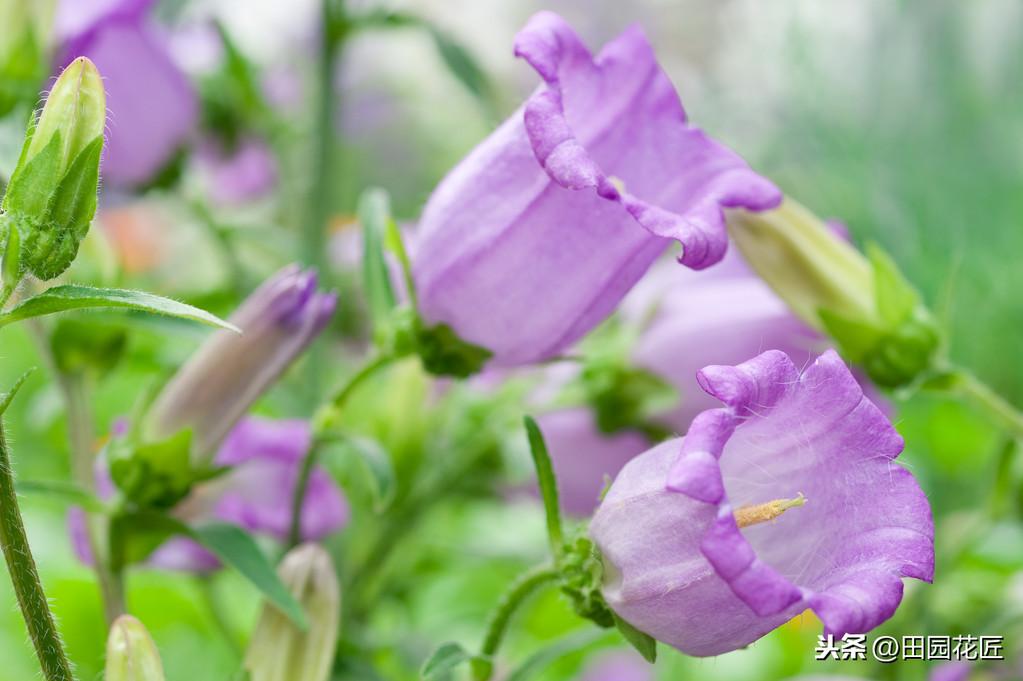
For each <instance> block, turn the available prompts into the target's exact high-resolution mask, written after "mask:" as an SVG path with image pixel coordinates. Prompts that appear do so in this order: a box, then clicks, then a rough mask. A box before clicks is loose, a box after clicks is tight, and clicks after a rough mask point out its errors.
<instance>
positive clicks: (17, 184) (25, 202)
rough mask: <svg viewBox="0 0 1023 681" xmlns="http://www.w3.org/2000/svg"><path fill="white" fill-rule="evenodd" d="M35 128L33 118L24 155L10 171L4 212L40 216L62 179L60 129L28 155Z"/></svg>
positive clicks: (22, 153)
mask: <svg viewBox="0 0 1023 681" xmlns="http://www.w3.org/2000/svg"><path fill="white" fill-rule="evenodd" d="M35 131H36V124H35V121H34V120H33V121H31V122H29V125H28V130H27V131H26V133H25V143H24V144H23V145H22V147H21V156H20V158H19V159H18V165H17V166H15V168H14V172H13V173H12V174H11V180H10V182H9V183H8V185H7V193H6V194H4V200H3V204H0V209H2V210H3V211H4V212H5V213H11V214H14V215H17V216H24V217H25V218H26V219H27V218H30V217H35V218H37V219H40V220H41V219H42V215H43V213H44V212H45V211H46V207H47V205H48V204H49V203H50V197H51V196H53V193H54V191H56V189H57V185H58V184H59V183H60V179H61V176H60V172H61V167H60V162H61V150H62V143H61V139H60V132H59V131H58V132H55V133H54V134H53V137H51V138H50V141H49V142H47V143H46V145H45V146H44V147H43V148H42V149H40V150H39V152H38V153H37V154H35V155H34V156H33V157H32V158H31V159H29V158H28V148H29V145H30V144H31V143H32V139H33V137H34V136H35Z"/></svg>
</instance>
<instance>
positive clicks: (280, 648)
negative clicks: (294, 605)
mask: <svg viewBox="0 0 1023 681" xmlns="http://www.w3.org/2000/svg"><path fill="white" fill-rule="evenodd" d="M277 572H278V574H279V575H280V577H281V581H283V582H284V584H285V586H287V587H288V590H289V591H290V592H291V594H292V595H293V596H295V598H297V599H298V601H299V603H301V604H302V607H303V609H304V610H305V613H306V617H307V619H308V621H309V628H308V629H307V630H306V631H301V630H299V629H298V628H297V627H296V626H295V625H294V624H292V622H291V620H289V619H288V618H287V617H286V616H285V615H283V614H281V613H280V612H279V611H277V610H276V609H275V608H274V607H273V606H270V605H265V606H264V607H263V612H262V614H260V616H259V622H258V623H257V624H256V630H255V632H254V633H253V635H252V640H251V641H250V642H249V649H248V651H247V652H246V654H245V663H244V664H245V669H246V670H247V671H248V672H249V675H250V681H326V679H327V678H329V676H330V670H331V666H332V664H333V661H334V652H335V649H336V647H337V635H338V628H339V626H340V612H341V611H340V605H341V591H340V587H339V586H338V581H337V574H336V573H335V571H334V564H333V563H332V561H331V560H330V556H329V555H328V554H327V552H326V551H324V550H323V548H321V547H320V546H318V545H317V544H303V545H301V546H299V547H297V548H294V549H292V550H291V551H289V552H288V554H287V555H286V556H284V560H283V561H281V565H280V567H279V568H278V569H277Z"/></svg>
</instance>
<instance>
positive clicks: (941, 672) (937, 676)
mask: <svg viewBox="0 0 1023 681" xmlns="http://www.w3.org/2000/svg"><path fill="white" fill-rule="evenodd" d="M971 669H972V665H971V664H970V663H969V662H945V663H943V664H939V665H936V666H934V667H932V668H931V673H930V674H928V676H927V681H966V680H967V679H968V678H970V671H971ZM789 681H869V679H865V678H863V677H861V676H838V675H832V674H812V675H810V676H796V677H793V678H792V679H789Z"/></svg>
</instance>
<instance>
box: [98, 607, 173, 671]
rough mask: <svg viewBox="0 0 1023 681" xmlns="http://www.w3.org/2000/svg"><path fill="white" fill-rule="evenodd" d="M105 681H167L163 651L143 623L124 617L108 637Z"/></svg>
mask: <svg viewBox="0 0 1023 681" xmlns="http://www.w3.org/2000/svg"><path fill="white" fill-rule="evenodd" d="M103 678H104V679H106V681H164V675H163V664H162V663H161V662H160V652H159V651H158V650H157V649H156V644H155V643H153V639H152V638H151V637H150V636H149V632H148V631H146V628H145V626H143V624H142V622H140V621H138V620H137V619H135V618H134V617H132V616H131V615H121V616H120V617H118V618H117V619H116V620H114V623H113V624H112V625H111V627H110V636H109V637H108V638H107V666H106V673H105V675H104V677H103Z"/></svg>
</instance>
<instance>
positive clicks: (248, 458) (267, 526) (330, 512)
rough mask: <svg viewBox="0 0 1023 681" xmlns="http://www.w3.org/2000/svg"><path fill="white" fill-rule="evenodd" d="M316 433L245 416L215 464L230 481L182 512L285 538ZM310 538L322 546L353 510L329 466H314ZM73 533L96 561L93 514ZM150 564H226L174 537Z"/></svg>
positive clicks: (219, 481) (199, 494)
mask: <svg viewBox="0 0 1023 681" xmlns="http://www.w3.org/2000/svg"><path fill="white" fill-rule="evenodd" d="M310 443H311V431H310V427H309V424H308V422H306V421H302V420H270V419H262V418H254V417H249V418H245V419H243V420H242V421H241V422H240V423H239V424H238V425H237V426H236V427H235V428H234V430H232V431H231V433H230V434H229V435H228V436H227V438H226V439H225V440H224V443H223V445H221V447H220V450H219V451H218V452H217V456H216V458H215V459H214V462H213V463H214V464H215V465H217V466H230V467H231V470H230V472H228V473H226V474H224V475H223V476H222V477H219V478H215V479H213V480H211V481H209V482H205V483H202V484H200V485H198V486H196V487H195V489H193V490H192V493H191V494H190V495H189V496H188V497H187V498H186V499H185V500H184V501H182V502H181V503H180V504H178V505H177V507H176V508H175V509H174V515H176V516H177V517H179V518H180V519H182V520H184V521H186V522H189V523H196V522H203V521H211V520H216V521H221V522H228V523H232V524H235V525H238V526H239V527H242V528H244V529H246V530H249V531H250V532H255V533H257V534H262V535H266V536H269V537H273V538H274V539H277V540H278V541H282V542H283V541H285V540H286V539H287V536H288V532H289V529H290V527H291V513H292V499H293V494H294V491H295V486H296V484H297V481H298V475H299V470H300V469H301V465H302V460H303V459H304V458H305V456H306V454H307V453H308V451H309V447H310ZM97 481H98V482H99V483H100V484H99V485H98V486H97V487H98V488H99V491H100V495H101V496H109V495H110V494H112V492H113V485H112V483H111V482H110V478H109V475H108V474H107V471H106V468H105V467H104V468H100V469H98V471H97ZM302 509H303V510H302V527H301V533H302V539H303V540H304V541H316V540H319V539H322V538H323V537H325V536H327V535H328V534H330V533H332V532H334V531H336V530H338V529H340V528H342V527H344V526H345V525H346V524H347V522H348V517H349V509H348V503H347V501H346V500H345V497H344V495H343V494H342V492H341V490H340V488H338V486H337V484H336V483H335V482H334V481H333V479H332V478H331V477H330V475H329V474H328V473H327V471H326V470H324V469H323V468H322V467H319V466H317V467H315V468H313V471H312V474H311V475H310V478H309V484H308V488H307V492H306V497H305V501H304V502H303V507H302ZM68 521H69V530H70V532H71V539H72V545H73V548H74V550H75V553H76V555H77V556H78V557H79V559H80V560H82V562H84V563H87V564H91V563H92V552H91V550H90V548H89V543H88V537H87V535H86V532H85V527H86V526H85V515H84V513H83V512H82V511H81V509H73V510H72V512H71V514H70V516H69V519H68ZM147 562H148V564H149V565H151V566H153V567H159V568H164V569H167V570H181V571H188V572H208V571H210V570H216V569H217V568H219V567H220V562H219V561H218V560H217V558H216V557H215V556H213V554H211V553H210V552H209V551H207V550H206V549H205V548H203V547H202V546H200V545H199V544H196V543H195V542H193V541H192V540H190V539H186V538H183V537H175V538H172V539H170V540H168V541H166V542H164V544H162V545H161V546H160V547H159V548H157V549H156V551H154V552H153V553H152V555H150V557H149V559H148V561H147Z"/></svg>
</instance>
